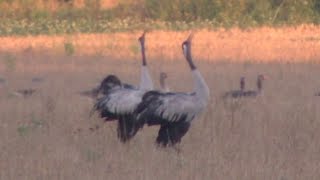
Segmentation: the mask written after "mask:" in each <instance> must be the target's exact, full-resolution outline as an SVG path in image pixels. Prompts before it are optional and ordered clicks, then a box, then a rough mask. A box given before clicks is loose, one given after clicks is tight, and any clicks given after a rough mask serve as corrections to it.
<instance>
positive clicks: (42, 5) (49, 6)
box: [0, 0, 119, 11]
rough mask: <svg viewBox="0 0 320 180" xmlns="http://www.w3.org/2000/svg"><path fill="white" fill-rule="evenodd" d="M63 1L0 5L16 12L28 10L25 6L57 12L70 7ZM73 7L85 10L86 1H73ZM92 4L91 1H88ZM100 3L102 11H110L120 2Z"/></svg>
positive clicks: (35, 1) (36, 0) (114, 0)
mask: <svg viewBox="0 0 320 180" xmlns="http://www.w3.org/2000/svg"><path fill="white" fill-rule="evenodd" d="M61 2H63V1H58V0H49V1H47V0H45V1H44V0H33V1H25V2H24V1H23V2H21V1H15V2H10V1H8V2H6V1H2V2H1V3H0V7H1V8H10V9H14V10H20V9H24V8H26V7H25V6H26V5H27V6H31V5H32V8H33V9H35V8H36V9H46V10H50V11H55V10H57V9H61V8H63V7H65V6H66V5H68V3H61ZM70 2H72V6H73V7H75V8H84V7H86V0H72V1H70ZM88 2H90V0H89V1H88ZM97 2H99V7H100V8H101V9H109V8H113V7H115V6H117V5H118V4H119V0H100V1H97Z"/></svg>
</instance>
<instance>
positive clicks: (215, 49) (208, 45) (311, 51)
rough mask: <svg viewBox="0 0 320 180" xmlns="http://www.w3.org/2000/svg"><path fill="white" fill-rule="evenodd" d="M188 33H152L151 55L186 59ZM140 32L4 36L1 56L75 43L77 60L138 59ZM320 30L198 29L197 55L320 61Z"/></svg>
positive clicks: (309, 27) (58, 49)
mask: <svg viewBox="0 0 320 180" xmlns="http://www.w3.org/2000/svg"><path fill="white" fill-rule="evenodd" d="M188 33H189V32H166V31H153V32H150V33H148V35H147V48H148V50H149V51H148V56H149V57H151V58H163V59H167V60H175V59H177V58H179V57H180V56H181V52H180V51H181V42H182V40H184V38H186V36H187V35H188ZM140 34H141V32H131V33H110V34H78V35H66V36H36V37H32V36H29V37H0V51H2V52H13V53H16V52H31V53H35V54H37V53H39V52H44V53H47V54H55V55H56V54H60V55H61V54H64V48H63V47H64V44H65V43H72V44H73V45H74V47H75V50H76V52H75V54H76V55H90V56H92V55H104V56H108V57H110V58H116V59H135V58H138V57H139V55H140V54H139V46H138V43H137V37H138V36H139V35H140ZM319 34H320V27H319V26H312V25H302V26H299V27H287V28H267V27H263V28H257V29H250V30H240V29H237V28H233V29H230V30H224V29H217V30H215V31H207V30H199V31H197V32H196V34H195V39H194V46H193V47H194V48H193V49H194V50H193V51H194V55H195V56H196V57H199V58H200V59H202V60H209V61H221V60H229V61H237V62H248V61H255V62H257V61H258V62H270V61H273V62H274V61H275V62H310V61H311V62H316V61H318V62H319V59H320V51H319V49H320V36H319Z"/></svg>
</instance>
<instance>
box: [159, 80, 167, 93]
mask: <svg viewBox="0 0 320 180" xmlns="http://www.w3.org/2000/svg"><path fill="white" fill-rule="evenodd" d="M160 87H161V90H162V91H164V92H168V91H169V88H168V86H167V83H166V81H165V78H160Z"/></svg>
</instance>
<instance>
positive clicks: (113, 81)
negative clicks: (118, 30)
mask: <svg viewBox="0 0 320 180" xmlns="http://www.w3.org/2000/svg"><path fill="white" fill-rule="evenodd" d="M139 42H140V45H141V54H142V67H141V76H140V86H139V88H135V87H133V86H131V85H128V84H123V83H121V81H120V79H119V78H118V77H116V76H114V75H109V76H108V77H106V78H105V79H104V82H102V84H104V85H101V86H100V91H101V92H102V93H103V94H104V96H103V97H102V98H99V99H98V100H97V102H96V103H95V105H94V108H93V110H94V111H98V112H99V113H100V117H101V118H105V119H106V120H110V119H113V120H118V128H117V132H118V137H119V139H120V141H121V142H127V141H129V140H130V139H131V138H132V137H133V136H134V135H135V134H136V133H137V131H138V128H137V127H136V126H135V122H136V116H135V115H134V114H133V113H134V111H135V109H136V107H137V106H138V104H140V102H141V100H142V96H143V95H144V94H145V92H146V91H148V90H153V82H152V79H151V76H150V74H149V69H148V67H147V61H146V56H145V46H144V44H145V32H144V33H143V34H142V36H141V37H140V38H139Z"/></svg>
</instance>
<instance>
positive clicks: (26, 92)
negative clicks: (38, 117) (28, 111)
mask: <svg viewBox="0 0 320 180" xmlns="http://www.w3.org/2000/svg"><path fill="white" fill-rule="evenodd" d="M36 92H37V90H35V89H20V90H17V91H14V92H12V94H13V95H15V96H18V97H24V98H27V97H30V96H32V95H34V93H36Z"/></svg>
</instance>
